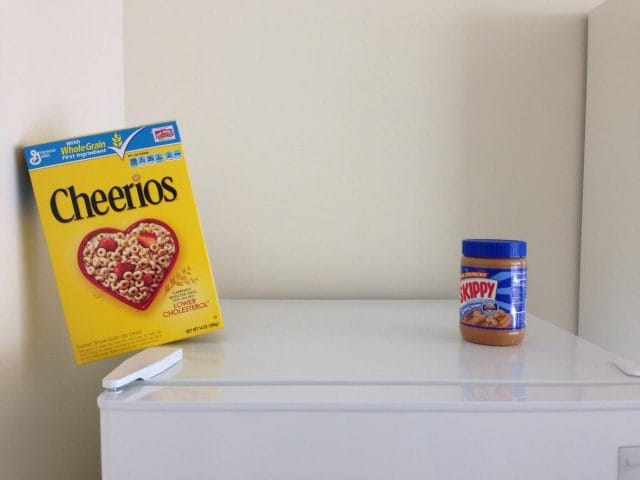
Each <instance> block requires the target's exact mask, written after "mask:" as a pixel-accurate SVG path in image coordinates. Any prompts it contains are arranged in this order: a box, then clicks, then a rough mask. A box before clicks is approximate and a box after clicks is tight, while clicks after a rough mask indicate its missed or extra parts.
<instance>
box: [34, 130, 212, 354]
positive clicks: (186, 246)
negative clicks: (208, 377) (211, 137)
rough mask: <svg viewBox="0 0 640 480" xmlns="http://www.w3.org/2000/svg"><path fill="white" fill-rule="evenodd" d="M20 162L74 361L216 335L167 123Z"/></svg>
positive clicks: (39, 151) (176, 135)
mask: <svg viewBox="0 0 640 480" xmlns="http://www.w3.org/2000/svg"><path fill="white" fill-rule="evenodd" d="M25 157H26V160H27V166H28V169H29V175H30V177H31V183H32V185H33V190H34V194H35V197H36V203H37V205H38V210H39V212H40V218H41V220H42V225H43V228H44V233H45V237H46V240H47V245H48V249H49V255H50V257H51V262H52V265H53V270H54V274H55V277H56V282H57V284H58V291H59V294H60V298H61V301H62V307H63V309H64V314H65V318H66V321H67V328H68V331H69V335H70V337H71V343H72V346H73V351H74V356H75V360H76V362H77V363H78V364H83V363H87V362H91V361H94V360H99V359H102V358H106V357H110V356H113V355H117V354H121V353H124V352H129V351H132V350H137V349H140V348H144V347H148V346H152V345H158V344H162V343H166V342H171V341H174V340H177V339H180V338H184V337H189V336H194V335H198V334H201V333H205V332H209V331H212V330H216V329H219V328H222V326H223V321H222V316H221V312H220V307H219V303H218V298H217V294H216V289H215V284H214V280H213V276H212V273H211V267H210V264H209V258H208V255H207V251H206V245H205V242H204V238H203V235H202V230H201V227H200V220H199V217H198V212H197V209H196V205H195V201H194V196H193V192H192V190H191V184H190V181H189V174H188V171H187V166H186V163H185V157H184V151H183V148H182V143H181V140H180V132H179V130H178V125H177V124H176V122H165V123H159V124H156V125H148V126H144V127H137V128H125V129H121V130H116V131H113V132H107V133H101V134H96V135H88V136H83V137H74V138H70V139H67V140H61V141H57V142H52V143H45V144H41V145H33V146H29V147H26V148H25Z"/></svg>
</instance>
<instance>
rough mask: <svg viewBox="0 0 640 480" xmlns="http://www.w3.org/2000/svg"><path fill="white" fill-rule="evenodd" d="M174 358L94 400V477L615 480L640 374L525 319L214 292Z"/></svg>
mask: <svg viewBox="0 0 640 480" xmlns="http://www.w3.org/2000/svg"><path fill="white" fill-rule="evenodd" d="M222 305H223V313H224V315H225V329H224V330H223V331H222V332H216V333H213V334H209V335H206V336H202V337H198V338H195V339H191V340H188V341H182V342H178V343H177V344H176V345H179V346H181V347H182V348H183V350H184V360H183V362H181V363H179V364H177V365H176V366H174V367H172V368H171V369H169V370H167V371H166V372H164V373H163V374H161V375H159V376H157V377H155V378H153V379H151V380H149V381H145V382H136V383H134V384H132V385H129V386H128V387H126V388H124V389H123V391H121V392H120V393H108V392H105V393H103V394H102V395H100V398H99V400H98V403H99V405H100V408H101V411H100V419H101V441H102V467H103V471H102V473H103V479H104V480H115V479H118V480H119V479H122V478H136V479H145V480H146V479H149V480H151V479H157V478H181V479H185V480H191V479H193V480H200V479H203V478H224V479H225V480H233V479H238V480H240V479H243V480H244V479H261V478H264V479H280V480H288V479H291V480H294V479H295V480H297V479H299V478H305V479H310V480H316V479H317V480H325V479H333V478H345V479H350V480H360V479H362V480H372V479H380V480H387V479H390V478H400V479H403V480H408V479H416V480H418V479H420V480H422V479H425V478H445V479H460V480H462V479H464V480H467V479H470V478H472V479H474V480H485V479H486V480H495V479H503V478H504V479H507V478H518V479H521V480H534V479H535V480H538V479H540V478H545V479H569V478H580V479H583V480H614V479H615V478H616V477H617V469H618V448H619V447H622V446H630V445H638V444H640V428H638V425H640V379H638V378H634V377H629V376H627V375H625V374H624V373H622V372H621V371H619V370H618V369H617V368H616V367H615V366H613V363H612V361H613V357H612V355H610V354H609V353H607V352H605V351H604V350H602V349H600V348H598V347H596V346H594V345H592V344H590V343H588V342H585V341H583V340H581V339H579V338H577V337H575V336H573V335H571V334H569V333H567V332H565V331H563V330H560V329H558V328H556V327H554V326H552V325H551V324H549V323H548V322H545V321H543V320H541V319H538V318H535V317H533V316H530V317H529V329H528V333H527V337H526V339H525V342H524V343H523V344H522V345H520V346H517V347H486V346H481V345H474V344H470V343H466V342H464V341H463V340H462V339H461V338H460V335H459V333H458V325H457V303H456V302H450V301H444V302H440V301H259V300H255V301H249V300H231V301H223V303H222Z"/></svg>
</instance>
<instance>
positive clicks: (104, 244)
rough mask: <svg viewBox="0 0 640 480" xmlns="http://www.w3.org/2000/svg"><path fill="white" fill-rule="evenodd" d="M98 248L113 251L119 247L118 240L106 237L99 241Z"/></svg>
mask: <svg viewBox="0 0 640 480" xmlns="http://www.w3.org/2000/svg"><path fill="white" fill-rule="evenodd" d="M98 248H104V249H105V250H106V251H107V252H113V251H115V250H116V249H117V248H118V242H117V241H115V240H114V239H113V238H110V237H105V238H102V239H100V241H99V242H98Z"/></svg>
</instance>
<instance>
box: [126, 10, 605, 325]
mask: <svg viewBox="0 0 640 480" xmlns="http://www.w3.org/2000/svg"><path fill="white" fill-rule="evenodd" d="M597 3H599V2H598V1H597V0H571V1H569V0H564V1H556V2H548V1H542V0H539V1H526V2H525V1H513V0H491V1H486V2H476V1H472V0H464V1H457V2H450V1H446V0H438V1H435V0H434V1H429V2H424V1H418V0H400V1H394V2H391V1H347V2H345V1H343V0H328V1H324V2H297V1H293V0H270V1H266V2H265V1H257V0H255V1H253V0H249V1H219V2H208V1H205V0H189V1H183V2H180V3H179V4H178V3H176V2H173V1H168V0H164V1H163V0H129V1H127V2H125V28H124V35H125V45H126V51H125V92H126V94H125V110H126V121H127V124H129V125H135V124H140V123H143V122H147V121H155V120H159V119H163V118H176V119H177V120H178V121H179V122H180V123H181V125H182V128H183V136H184V139H185V141H186V148H187V152H188V157H189V162H190V168H191V171H192V176H193V182H194V184H195V189H196V195H197V197H198V199H199V206H200V211H201V215H202V221H203V224H204V229H205V233H206V237H207V239H208V242H209V247H210V254H211V256H212V261H213V267H214V275H215V276H216V279H217V283H218V287H219V290H220V292H221V295H222V296H226V297H393V298H404V297H437V298H440V297H455V296H456V290H457V282H458V275H457V272H458V271H459V270H458V268H459V267H458V262H459V255H460V240H461V239H462V238H463V237H468V236H495V237H516V238H522V239H526V240H528V241H529V249H530V254H529V261H530V286H529V311H532V312H534V313H537V314H539V315H541V316H543V317H546V318H548V319H550V320H552V321H553V322H555V323H556V324H558V325H560V326H562V327H564V328H567V329H570V330H574V331H575V329H576V320H577V292H578V261H579V231H580V199H581V175H582V153H583V122H584V119H583V114H584V88H585V82H584V77H585V55H586V16H585V14H586V12H587V11H588V10H589V9H590V8H592V7H593V6H595V5H596V4H597ZM151 12H152V13H151ZM452 321H453V319H452Z"/></svg>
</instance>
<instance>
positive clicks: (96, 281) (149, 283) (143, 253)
mask: <svg viewBox="0 0 640 480" xmlns="http://www.w3.org/2000/svg"><path fill="white" fill-rule="evenodd" d="M160 238H162V249H157V248H156V249H153V248H151V247H152V246H153V245H156V244H157V243H158V240H160ZM136 240H137V243H138V244H139V245H140V246H141V247H143V248H140V247H136V245H135V244H136ZM154 250H155V251H154ZM178 250H179V246H178V238H177V237H176V234H175V232H174V231H173V229H172V228H171V227H170V226H169V225H167V224H166V223H163V222H161V221H159V220H155V219H150V218H147V219H143V220H139V221H137V222H135V223H133V224H131V225H129V227H127V228H126V229H124V230H118V229H116V228H110V227H106V228H99V229H97V230H94V231H92V232H90V233H88V234H87V235H86V236H85V237H84V239H83V240H82V242H80V247H79V248H78V266H79V267H80V271H81V272H82V274H83V275H84V276H85V277H86V278H87V280H89V281H90V282H91V283H92V284H93V285H95V286H96V287H98V288H99V289H101V290H103V291H104V292H106V293H108V294H109V295H111V296H112V297H114V298H116V299H118V300H119V301H121V302H123V303H125V304H127V305H129V306H132V307H134V308H136V309H138V310H145V309H147V308H148V307H149V305H151V303H152V302H153V300H154V299H155V297H156V295H157V294H158V292H159V291H160V287H161V286H162V285H163V284H164V281H165V279H166V278H167V276H168V274H169V272H170V271H171V269H172V268H173V266H174V265H175V263H176V259H177V258H178ZM158 251H161V252H162V255H158ZM127 273H130V274H131V275H127Z"/></svg>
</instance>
